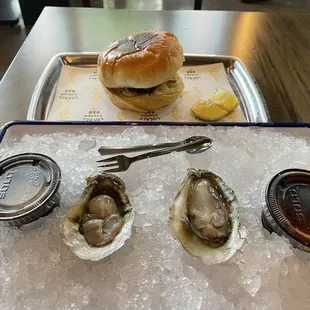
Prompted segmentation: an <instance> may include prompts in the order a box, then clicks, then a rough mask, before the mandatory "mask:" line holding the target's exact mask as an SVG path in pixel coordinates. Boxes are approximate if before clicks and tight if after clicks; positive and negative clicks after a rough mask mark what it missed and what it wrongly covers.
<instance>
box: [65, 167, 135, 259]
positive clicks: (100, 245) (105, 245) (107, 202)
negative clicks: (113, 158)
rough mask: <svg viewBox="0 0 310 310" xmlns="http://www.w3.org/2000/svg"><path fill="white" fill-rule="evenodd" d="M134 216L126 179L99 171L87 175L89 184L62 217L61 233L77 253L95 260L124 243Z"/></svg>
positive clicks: (79, 255)
mask: <svg viewBox="0 0 310 310" xmlns="http://www.w3.org/2000/svg"><path fill="white" fill-rule="evenodd" d="M133 219H134V215H133V210H132V207H131V205H130V201H129V198H128V196H127V194H126V192H125V184H124V182H123V181H122V180H121V179H120V178H118V177H116V176H114V175H112V174H107V173H100V174H97V175H95V176H90V177H88V178H87V187H86V188H85V190H84V191H83V194H82V196H81V198H80V200H79V201H78V202H77V203H76V204H75V205H74V206H73V207H72V208H71V209H70V210H69V211H68V213H67V214H65V216H64V217H63V219H62V221H61V225H60V232H61V235H62V238H63V241H64V242H65V244H66V245H67V246H69V248H70V250H71V251H72V252H73V253H74V254H75V255H77V256H78V257H80V258H82V259H88V260H93V261H96V260H100V259H102V258H104V257H106V256H108V255H110V254H112V253H113V252H115V251H116V250H118V249H119V248H121V247H122V246H123V245H124V243H125V241H126V240H127V239H129V238H130V236H131V228H132V224H133Z"/></svg>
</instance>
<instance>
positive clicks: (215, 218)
mask: <svg viewBox="0 0 310 310" xmlns="http://www.w3.org/2000/svg"><path fill="white" fill-rule="evenodd" d="M169 228H170V231H171V233H172V235H173V236H174V237H175V238H176V239H178V240H179V241H180V243H181V244H182V246H183V248H184V249H185V250H186V251H187V252H189V253H190V254H191V255H193V256H195V257H199V258H201V259H202V260H203V261H204V262H205V263H206V264H208V265H212V264H217V263H221V262H224V261H227V260H228V259H230V258H231V257H232V256H233V255H234V254H235V252H236V251H237V250H238V249H240V248H241V247H242V245H243V243H244V238H245V231H244V230H243V229H242V228H240V225H239V216H238V201H237V199H236V196H235V194H234V192H233V190H232V189H231V188H229V187H228V186H227V185H226V184H225V183H224V181H223V180H222V179H221V178H220V177H219V176H217V175H215V174H213V173H212V172H209V171H206V170H198V169H195V168H190V169H188V174H187V177H186V178H185V180H184V181H183V183H182V186H181V189H180V190H179V192H178V193H177V195H176V197H175V200H174V202H173V205H172V206H171V208H170V215H169Z"/></svg>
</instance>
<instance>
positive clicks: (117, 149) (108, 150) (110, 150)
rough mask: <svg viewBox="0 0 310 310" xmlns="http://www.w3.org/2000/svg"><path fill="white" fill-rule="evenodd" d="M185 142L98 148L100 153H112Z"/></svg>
mask: <svg viewBox="0 0 310 310" xmlns="http://www.w3.org/2000/svg"><path fill="white" fill-rule="evenodd" d="M183 144H184V141H181V142H167V143H156V144H151V145H140V146H128V147H113V148H109V147H105V146H101V147H100V148H99V149H98V152H99V153H100V155H111V154H120V153H130V152H140V151H147V150H152V149H161V148H166V147H174V146H179V145H183Z"/></svg>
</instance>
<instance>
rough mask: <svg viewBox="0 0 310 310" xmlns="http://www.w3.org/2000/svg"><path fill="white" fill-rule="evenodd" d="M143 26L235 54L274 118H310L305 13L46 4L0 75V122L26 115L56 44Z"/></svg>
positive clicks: (87, 44)
mask: <svg viewBox="0 0 310 310" xmlns="http://www.w3.org/2000/svg"><path fill="white" fill-rule="evenodd" d="M143 29H156V30H166V31H170V32H173V33H174V34H175V35H176V36H177V37H178V38H179V40H180V42H181V44H182V46H183V49H184V53H188V54H211V55H212V54H213V55H231V56H236V57H239V58H240V59H241V60H242V61H243V63H244V64H245V65H246V67H247V68H248V70H249V71H250V72H251V74H252V76H253V77H254V78H255V79H256V81H257V83H258V85H259V87H260V89H261V91H262V93H263V95H264V97H265V100H266V103H267V105H268V109H269V112H270V115H271V119H272V121H274V122H310V40H309V38H310V14H300V13H299V14H296V13H252V12H249V13H248V12H246V13H244V12H243V13H240V12H219V11H138V10H107V9H88V8H87V9H86V8H54V7H46V8H45V9H44V11H43V12H42V14H41V15H40V17H39V19H38V21H37V22H36V24H35V25H34V27H33V28H32V30H31V32H30V34H29V36H28V38H27V39H26V41H25V43H24V44H23V46H22V47H21V49H20V51H19V52H18V54H17V55H16V57H15V59H14V61H13V62H12V64H11V66H10V68H9V69H8V71H7V73H6V75H5V76H4V78H3V79H2V81H1V83H0V109H1V110H0V111H1V113H0V125H3V124H4V123H6V122H8V121H11V120H17V119H26V115H27V111H28V106H29V101H30V98H31V96H32V93H33V90H34V88H35V85H36V83H37V81H38V79H39V77H40V75H41V74H42V71H43V70H44V68H45V66H46V65H47V64H48V62H49V61H50V59H51V58H52V57H53V56H54V55H55V54H58V53H62V52H100V51H101V50H102V49H103V48H105V47H106V46H107V45H108V44H109V43H110V42H112V41H114V40H115V39H118V38H120V37H122V36H124V35H128V34H130V33H132V32H134V31H139V30H143Z"/></svg>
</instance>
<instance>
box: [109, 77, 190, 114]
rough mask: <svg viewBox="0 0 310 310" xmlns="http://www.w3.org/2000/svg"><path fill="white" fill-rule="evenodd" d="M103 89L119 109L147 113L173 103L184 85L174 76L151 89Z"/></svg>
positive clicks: (179, 78)
mask: <svg viewBox="0 0 310 310" xmlns="http://www.w3.org/2000/svg"><path fill="white" fill-rule="evenodd" d="M103 87H104V89H105V91H106V93H107V95H108V96H109V98H110V100H111V101H112V103H113V104H115V105H116V106H118V107H119V108H122V109H127V110H133V111H136V112H147V111H154V110H158V109H161V108H163V107H165V106H168V105H169V104H171V103H173V102H174V101H175V99H176V98H177V97H178V96H179V95H180V94H181V93H182V91H183V89H184V84H183V81H182V79H181V77H180V76H179V75H178V74H176V75H175V76H174V77H173V78H172V79H170V80H169V81H167V82H165V83H163V84H160V85H159V86H157V87H155V88H152V89H146V90H135V89H133V88H107V87H105V86H103Z"/></svg>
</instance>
